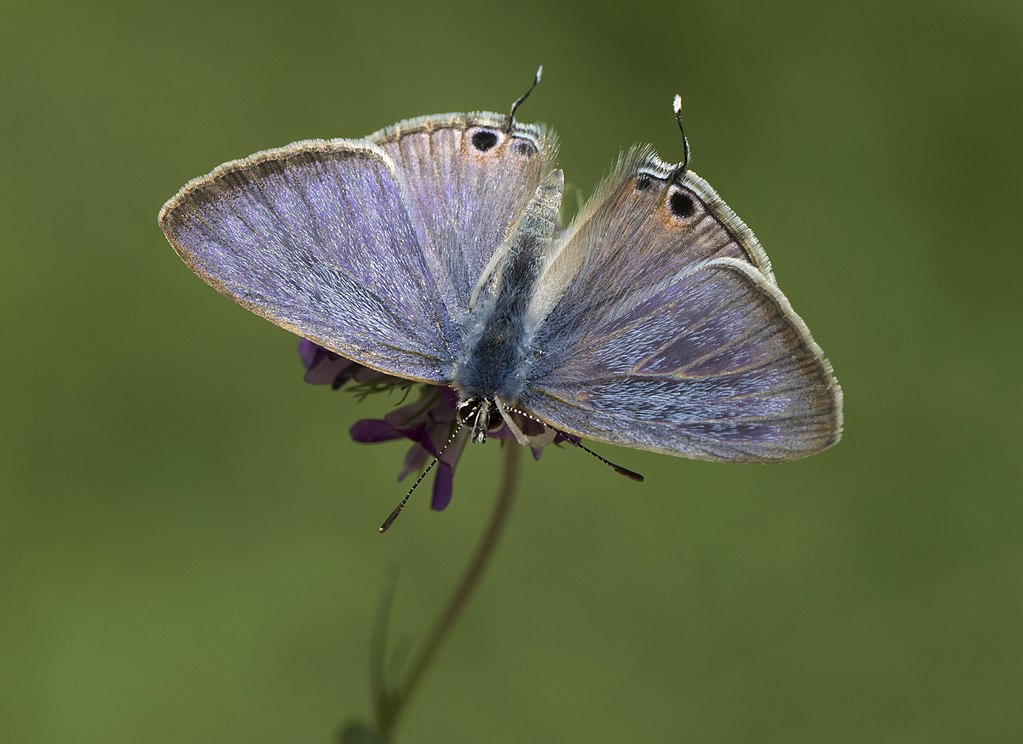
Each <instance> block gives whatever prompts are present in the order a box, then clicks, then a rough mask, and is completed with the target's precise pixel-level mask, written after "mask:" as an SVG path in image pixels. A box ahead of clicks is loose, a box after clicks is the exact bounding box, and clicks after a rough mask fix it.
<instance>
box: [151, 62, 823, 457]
mask: <svg viewBox="0 0 1023 744" xmlns="http://www.w3.org/2000/svg"><path fill="white" fill-rule="evenodd" d="M536 82H539V73H538V74H537V78H536V80H535V81H534V87H535V84H536ZM531 90H532V88H530V91H531ZM528 94H529V92H528V91H527V93H526V95H528ZM525 97H526V96H522V97H520V98H519V100H517V101H516V102H515V104H514V105H513V106H512V110H511V113H509V114H504V115H502V114H495V113H480V112H477V113H453V114H442V115H436V116H422V117H418V118H414V119H409V120H406V121H402V122H399V123H397V124H395V125H393V126H390V127H387V128H386V129H382V130H380V131H378V132H375V133H373V134H371V135H369V136H368V137H365V138H362V139H321V140H305V141H301V142H296V143H294V144H290V145H287V146H285V147H281V148H277V149H271V150H265V151H262V152H258V153H256V154H254V155H251V156H249V157H247V158H244V159H242V160H234V161H231V162H228V163H225V164H223V165H221V166H219V167H218V168H216V169H214V170H213V172H211V173H210V174H209V175H206V176H202V177H200V178H196V179H194V180H192V181H190V182H189V183H188V184H186V185H185V186H184V187H183V188H182V189H181V190H180V191H179V192H178V193H177V195H175V196H174V197H173V198H171V199H170V200H169V201H168V202H167V203H166V204H165V205H164V207H163V209H162V210H161V211H160V215H159V222H160V225H161V227H162V229H163V232H164V233H165V235H166V236H167V239H168V240H169V242H170V244H171V245H172V246H173V248H174V250H175V251H176V252H177V253H178V255H179V256H180V257H181V258H182V259H183V260H184V261H185V263H186V264H188V266H189V267H190V268H191V269H192V270H193V271H194V272H195V273H196V274H198V275H199V276H200V277H201V278H202V279H203V280H205V281H206V282H207V283H208V284H210V285H211V286H213V287H214V288H215V289H217V290H218V291H220V292H221V293H223V294H225V295H227V296H228V297H230V298H231V299H233V300H234V301H235V302H237V303H239V304H240V305H242V306H244V307H246V308H248V309H249V310H251V311H252V312H254V313H256V314H257V315H261V316H263V317H264V318H266V319H268V320H270V321H271V322H273V323H275V324H277V325H279V326H281V327H283V328H286V329H288V330H290V331H293V332H294V333H296V334H299V335H300V336H302V337H304V338H306V339H309V340H311V341H313V342H315V343H316V344H319V345H320V346H322V347H324V348H326V349H329V350H331V351H333V352H336V353H337V354H340V355H341V356H343V357H345V358H347V359H350V360H353V361H356V362H358V363H360V364H362V365H364V366H366V367H369V368H371V369H374V370H378V371H380V372H384V373H386V374H388V375H393V376H396V377H399V378H404V379H407V380H411V381H417V382H423V383H428V384H431V385H439V386H445V385H446V386H451V387H452V388H454V390H455V391H457V393H458V397H459V402H458V407H457V418H458V422H459V423H461V424H462V425H464V426H466V427H469V428H470V429H471V436H472V439H473V441H475V442H483V441H485V440H486V437H487V433H488V431H492V430H493V429H494V428H496V427H499V426H500V425H502V424H506V425H507V426H508V427H509V428H510V429H511V430H512V432H513V433H514V434H515V437H516V439H517V440H518V441H519V443H520V444H523V445H535V444H537V443H538V439H539V438H543V437H547V439H546V441H549V439H550V437H552V436H553V433H554V432H561V433H562V434H566V435H570V437H571V438H572V439H574V440H577V439H578V438H582V439H586V440H591V441H595V442H602V443H606V444H613V445H621V446H625V447H635V448H639V449H644V450H651V451H654V452H660V453H665V454H669V455H677V456H682V457H689V458H696V459H700V460H720V461H733V462H776V461H784V460H792V459H795V458H799V457H804V456H806V455H810V454H813V453H815V452H819V451H820V450H823V449H825V448H827V447H829V446H831V445H833V444H834V443H835V442H837V441H838V439H839V438H840V436H841V428H842V393H841V389H840V387H839V385H838V382H837V381H836V379H835V377H834V374H833V372H832V368H831V365H830V364H829V362H828V360H827V359H826V358H825V357H824V354H823V353H822V351H821V349H820V347H819V346H818V345H817V344H816V343H815V342H814V340H813V338H812V337H811V335H810V331H809V329H808V328H807V327H806V324H805V323H804V322H803V321H802V320H801V319H800V317H799V316H798V315H796V313H795V312H794V311H793V309H792V307H791V305H790V304H789V301H788V300H787V299H786V297H785V295H784V294H782V292H781V290H780V289H779V288H778V284H777V281H776V279H775V276H774V273H773V272H772V270H771V263H770V261H769V260H768V258H767V254H766V253H765V252H764V250H763V248H762V247H761V246H760V243H759V242H758V241H757V239H756V238H755V237H754V235H753V233H752V232H751V231H750V229H749V228H748V227H746V225H745V224H744V223H743V222H742V221H741V220H740V219H739V218H738V217H737V216H736V215H735V213H734V212H733V211H732V210H731V209H730V208H729V207H728V205H726V204H725V202H724V201H723V200H722V199H721V197H719V196H718V194H717V193H716V192H715V191H714V189H713V188H711V187H710V185H709V184H708V183H707V182H706V181H704V180H703V179H702V178H700V177H699V176H697V175H696V174H695V173H694V172H693V171H691V170H690V169H689V168H688V161H689V156H688V142H687V141H686V139H685V134H684V132H683V135H682V139H683V143H684V145H685V158H684V160H683V162H682V163H680V164H672V163H668V162H665V161H663V160H661V159H660V158H659V157H658V156H657V154H656V153H654V151H653V150H652V149H651V148H649V147H633V148H631V149H630V150H628V151H627V152H626V153H625V154H624V155H622V156H621V157H620V158H619V160H618V163H617V164H616V165H615V166H614V167H613V169H612V170H611V172H610V174H609V175H608V176H607V177H606V179H605V180H604V181H603V183H602V184H601V185H600V186H599V187H598V188H597V190H596V192H595V193H594V195H593V196H592V197H591V198H590V199H589V200H588V202H587V203H586V204H585V205H584V206H583V207H582V208H581V210H580V212H579V213H578V215H577V216H576V217H575V218H574V219H573V220H572V222H571V223H570V224H569V225H568V227H567V228H566V229H565V230H563V231H562V230H559V229H558V215H559V210H560V206H561V200H562V195H563V191H564V176H563V174H562V171H561V170H558V169H556V168H555V167H554V161H555V157H556V154H557V147H558V145H557V137H556V135H555V133H554V132H553V131H552V130H551V129H549V128H548V127H546V126H545V125H542V124H524V123H521V122H519V121H518V120H516V118H515V112H516V109H517V107H518V106H519V104H521V102H522V101H523V100H525ZM680 111H681V102H680V99H679V98H678V97H676V98H675V114H676V118H677V119H678V121H679V126H680V127H681V113H680ZM522 417H525V418H526V419H532V420H533V421H538V422H541V423H542V424H543V425H544V427H543V428H544V429H545V433H544V434H543V435H537V434H527V433H526V431H524V429H525V428H526V427H524V426H522V422H523V420H524V419H523V418H522ZM622 470H624V469H622ZM625 472H626V473H628V472H630V471H625Z"/></svg>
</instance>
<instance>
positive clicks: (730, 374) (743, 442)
mask: <svg viewBox="0 0 1023 744" xmlns="http://www.w3.org/2000/svg"><path fill="white" fill-rule="evenodd" d="M535 342H536V343H535V348H537V349H539V350H541V351H540V352H539V354H540V356H539V358H538V361H536V362H535V364H534V366H533V369H532V370H531V372H530V375H531V380H532V381H531V382H530V383H529V385H528V386H527V391H526V393H525V394H524V395H523V396H522V397H521V399H520V401H519V404H520V405H521V406H522V407H523V408H525V409H527V410H529V411H530V412H532V413H533V414H535V415H537V416H538V417H539V418H541V419H543V420H544V421H545V422H547V423H548V424H550V425H551V426H553V427H554V428H556V429H559V430H561V431H565V432H569V433H572V434H576V435H578V436H581V437H585V438H587V439H593V440H597V441H602V442H608V443H611V444H619V445H624V446H628V447H639V448H642V449H648V450H654V451H657V452H663V453H667V454H673V455H680V456H683V457H692V458H697V459H704V460H729V461H745V462H769V461H778V460H789V459H793V458H797V457H803V456H806V455H810V454H812V453H814V452H817V451H819V450H822V449H824V448H826V447H829V446H830V445H832V444H834V443H835V442H836V441H838V438H839V436H840V433H841V391H840V389H839V387H838V383H837V382H836V381H835V379H834V376H833V374H832V371H831V365H830V364H829V363H828V361H827V360H826V359H825V358H824V356H823V354H822V353H821V350H820V348H819V347H818V346H817V344H816V343H814V341H813V339H812V338H811V336H810V333H809V331H808V330H807V328H806V325H805V324H804V323H803V321H802V320H800V318H799V317H798V316H797V315H796V314H795V313H794V312H793V310H792V308H791V307H790V305H789V303H788V301H787V300H786V299H785V297H784V296H783V295H782V294H781V292H780V291H779V290H778V289H777V287H776V286H775V285H774V284H773V283H771V282H770V281H768V280H767V279H766V278H765V277H764V275H763V274H761V273H760V272H759V271H758V270H757V269H756V268H754V267H753V266H752V265H750V264H749V263H748V262H745V261H741V260H738V259H734V258H720V259H713V260H711V261H708V262H705V263H701V264H697V265H696V266H693V267H689V268H688V269H685V270H683V271H682V272H681V273H680V274H678V275H676V276H675V277H672V278H670V279H669V280H666V281H662V282H660V283H658V284H655V285H653V286H651V287H648V288H646V289H645V290H644V291H642V292H639V293H637V294H636V295H633V296H632V297H630V298H628V299H626V300H622V301H618V302H615V303H610V304H609V305H607V306H606V307H605V308H604V311H603V312H601V313H599V314H597V315H594V316H580V315H573V316H571V317H553V316H552V317H551V318H549V319H548V322H547V323H545V324H544V325H543V327H541V328H540V329H539V331H538V334H537V336H536V339H535Z"/></svg>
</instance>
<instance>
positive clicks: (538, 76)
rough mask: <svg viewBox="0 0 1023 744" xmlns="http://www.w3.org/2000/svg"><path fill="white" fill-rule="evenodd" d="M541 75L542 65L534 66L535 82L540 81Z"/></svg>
mask: <svg viewBox="0 0 1023 744" xmlns="http://www.w3.org/2000/svg"><path fill="white" fill-rule="evenodd" d="M541 77H543V65H540V66H539V67H537V68H536V82H537V83H539V82H540V78H541Z"/></svg>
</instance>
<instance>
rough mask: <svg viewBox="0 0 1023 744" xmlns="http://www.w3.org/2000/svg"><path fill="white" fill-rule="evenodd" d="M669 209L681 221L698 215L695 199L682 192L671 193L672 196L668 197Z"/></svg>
mask: <svg viewBox="0 0 1023 744" xmlns="http://www.w3.org/2000/svg"><path fill="white" fill-rule="evenodd" d="M668 208H669V209H670V210H671V213H672V214H673V215H675V216H676V217H678V218H679V219H680V220H684V219H685V218H687V217H692V216H693V215H694V214H696V205H695V204H694V203H693V198H692V197H691V196H689V194H687V193H686V192H684V191H680V190H675V191H672V192H671V196H670V197H668Z"/></svg>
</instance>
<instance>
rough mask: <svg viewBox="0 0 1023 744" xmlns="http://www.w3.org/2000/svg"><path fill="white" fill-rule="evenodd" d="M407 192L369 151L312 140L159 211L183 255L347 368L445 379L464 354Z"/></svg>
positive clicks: (378, 154) (223, 175)
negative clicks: (359, 366) (459, 350)
mask: <svg viewBox="0 0 1023 744" xmlns="http://www.w3.org/2000/svg"><path fill="white" fill-rule="evenodd" d="M413 220H414V218H413V215H412V213H411V211H410V208H409V206H408V187H407V186H406V185H405V184H404V183H403V179H402V177H401V175H400V174H399V172H398V171H397V169H396V168H395V165H394V162H393V161H392V159H391V158H390V156H389V155H388V154H387V153H386V152H385V151H384V150H383V149H381V148H380V147H378V146H377V145H374V144H373V143H371V142H368V141H366V140H309V141H305V142H298V143H295V144H293V145H289V146H287V147H283V148H279V149H275V150H267V151H264V152H260V153H256V154H255V155H252V156H251V157H249V158H246V159H244V160H238V161H233V162H230V163H226V164H224V165H222V166H220V167H219V168H217V169H216V170H214V171H213V172H212V173H210V174H209V175H207V176H204V177H202V178H197V179H195V180H194V181H192V182H190V183H189V184H187V185H186V186H185V187H184V188H183V189H181V191H180V192H179V193H178V194H177V195H176V196H175V197H174V198H172V199H171V200H170V201H168V202H167V204H166V205H164V207H163V209H162V210H161V211H160V225H161V227H162V228H163V231H164V233H165V234H166V236H167V239H168V240H169V241H170V243H171V245H172V246H173V247H174V249H175V251H177V253H178V255H180V256H181V258H182V259H183V260H184V261H185V263H187V264H188V265H189V266H190V267H191V268H192V269H193V270H194V271H195V272H196V273H197V274H198V275H199V276H200V277H202V278H203V279H204V280H205V281H206V282H207V283H208V284H210V285H211V286H213V287H214V288H216V289H217V290H218V291H220V292H222V293H223V294H225V295H227V296H228V297H230V298H231V299H233V300H235V301H236V302H238V303H239V304H241V305H243V306H245V307H247V308H248V309H249V310H252V311H253V312H255V313H257V314H259V315H261V316H263V317H265V318H267V319H268V320H270V321H272V322H274V323H276V324H277V325H279V326H282V327H283V328H287V329H288V330H291V331H293V332H295V333H297V334H300V335H301V336H304V337H305V338H308V339H310V340H312V341H315V342H316V343H318V344H320V345H321V346H324V347H326V348H328V349H330V350H332V351H335V352H337V353H338V354H341V355H343V356H345V357H347V358H349V359H352V360H354V361H356V362H359V363H361V364H364V365H366V366H368V367H372V368H374V369H377V370H380V371H383V372H387V373H389V374H393V375H397V376H400V377H405V378H409V379H413V380H420V381H424V382H431V383H440V382H445V381H447V380H449V379H450V376H451V360H452V359H453V358H454V354H455V350H456V349H457V347H458V344H459V343H460V342H459V340H458V334H457V329H456V328H455V326H454V324H453V322H452V319H451V317H450V315H449V314H448V311H447V309H446V307H445V305H444V303H443V302H442V301H441V300H440V297H441V292H442V290H441V288H440V287H438V285H437V281H436V279H435V277H436V276H437V275H438V274H439V273H440V268H439V266H438V264H437V260H436V256H433V255H431V254H430V253H429V251H428V250H427V249H426V247H425V246H424V245H423V243H422V242H421V240H420V238H419V236H418V235H417V232H416V227H415V224H414V221H413Z"/></svg>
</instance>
